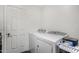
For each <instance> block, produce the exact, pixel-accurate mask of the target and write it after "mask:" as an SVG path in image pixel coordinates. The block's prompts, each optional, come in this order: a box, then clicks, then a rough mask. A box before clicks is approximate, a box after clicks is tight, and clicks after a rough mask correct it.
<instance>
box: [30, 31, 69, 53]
mask: <svg viewBox="0 0 79 59" xmlns="http://www.w3.org/2000/svg"><path fill="white" fill-rule="evenodd" d="M66 36H67V35H59V34H57V33H56V34H55V33H54V34H53V33H52V34H50V33H47V32H45V33H42V32H32V33H30V35H29V39H30V42H29V43H30V50H31V52H33V53H34V52H35V53H40V52H41V53H43V52H44V53H46V52H48V53H52V52H53V53H56V52H57V47H56V42H58V41H59V40H61V39H63V38H64V37H66ZM36 40H40V42H43V43H44V44H43V45H42V44H41V43H39V44H38V43H37V42H36V43H35V41H36ZM36 44H37V45H36ZM47 44H48V46H46V45H47ZM45 46H46V47H45ZM40 47H42V48H40ZM46 49H48V50H46Z"/></svg>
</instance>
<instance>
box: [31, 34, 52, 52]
mask: <svg viewBox="0 0 79 59" xmlns="http://www.w3.org/2000/svg"><path fill="white" fill-rule="evenodd" d="M29 38H30V50H31V52H32V53H51V52H53V46H52V45H50V44H48V43H46V42H44V41H42V40H40V39H39V38H38V37H34V35H30V37H29Z"/></svg>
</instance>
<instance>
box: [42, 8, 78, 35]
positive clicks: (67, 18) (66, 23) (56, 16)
mask: <svg viewBox="0 0 79 59" xmlns="http://www.w3.org/2000/svg"><path fill="white" fill-rule="evenodd" d="M42 26H43V28H46V29H48V30H58V31H63V32H66V33H69V34H71V35H79V6H44V8H43V24H42Z"/></svg>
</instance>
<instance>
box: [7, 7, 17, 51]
mask: <svg viewBox="0 0 79 59" xmlns="http://www.w3.org/2000/svg"><path fill="white" fill-rule="evenodd" d="M15 10H16V9H14V8H11V7H6V52H16V50H17V48H18V40H17V21H18V19H17V16H18V15H17V10H16V11H15Z"/></svg>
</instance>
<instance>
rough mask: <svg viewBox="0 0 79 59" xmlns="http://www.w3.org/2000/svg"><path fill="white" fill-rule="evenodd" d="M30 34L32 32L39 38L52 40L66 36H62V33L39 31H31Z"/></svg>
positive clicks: (55, 40)
mask: <svg viewBox="0 0 79 59" xmlns="http://www.w3.org/2000/svg"><path fill="white" fill-rule="evenodd" d="M32 34H34V35H35V36H37V37H39V38H43V39H45V40H48V41H52V42H57V41H58V40H60V39H62V38H64V37H66V36H62V35H56V34H48V33H39V32H35V33H32Z"/></svg>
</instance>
